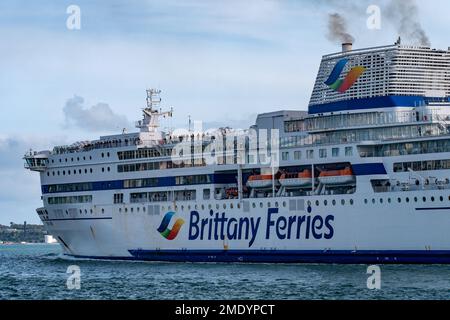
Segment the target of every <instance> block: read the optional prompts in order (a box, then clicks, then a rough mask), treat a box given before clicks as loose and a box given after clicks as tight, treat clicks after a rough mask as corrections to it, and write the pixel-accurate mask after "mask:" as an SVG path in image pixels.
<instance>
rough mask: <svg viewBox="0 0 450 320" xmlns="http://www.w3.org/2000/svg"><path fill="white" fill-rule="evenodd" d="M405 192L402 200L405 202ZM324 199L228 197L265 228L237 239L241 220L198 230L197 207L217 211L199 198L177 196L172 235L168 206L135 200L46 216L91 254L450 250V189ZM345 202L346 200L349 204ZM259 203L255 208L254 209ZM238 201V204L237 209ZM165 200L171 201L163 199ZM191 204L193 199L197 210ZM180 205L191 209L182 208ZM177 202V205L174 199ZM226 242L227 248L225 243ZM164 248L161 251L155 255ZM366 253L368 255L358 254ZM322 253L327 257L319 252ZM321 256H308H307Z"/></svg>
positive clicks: (70, 248)
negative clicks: (297, 203)
mask: <svg viewBox="0 0 450 320" xmlns="http://www.w3.org/2000/svg"><path fill="white" fill-rule="evenodd" d="M440 195H442V197H443V199H444V200H443V201H442V202H440V201H436V200H435V202H433V203H431V202H430V199H431V197H434V198H436V199H439V196H440ZM415 196H417V197H418V202H417V203H416V202H414V201H413V198H414V197H415ZM424 196H425V197H427V198H428V201H427V202H426V203H424V202H422V197H424ZM388 197H390V198H391V201H392V202H391V203H388V202H387V198H388ZM398 197H400V199H401V203H398V199H397V198H398ZM406 197H408V198H409V203H405V202H406ZM380 198H383V199H384V202H383V204H380V202H379V201H380V200H379V199H380ZM317 199H319V201H320V202H321V203H320V204H319V206H316V205H315V204H314V203H315V201H316V198H307V199H306V200H307V201H311V202H312V204H313V205H312V208H311V213H308V208H307V204H306V202H305V208H304V210H300V211H298V210H289V208H290V206H291V205H292V204H291V203H290V201H293V200H298V199H296V198H277V199H251V200H245V201H249V202H250V203H249V210H250V211H249V212H245V213H244V212H243V211H242V210H243V209H242V208H243V203H242V205H241V209H238V208H237V204H238V201H221V207H220V208H219V209H216V207H215V206H214V207H213V209H212V210H213V212H214V215H215V213H216V212H219V216H220V215H222V213H223V212H224V213H225V217H226V218H227V219H228V220H229V219H232V218H235V219H237V220H239V219H240V218H243V217H250V218H253V219H254V220H253V221H254V225H256V224H257V223H258V227H257V228H256V227H255V229H254V230H256V231H253V232H252V231H251V230H252V228H249V234H248V235H246V234H245V232H244V231H245V230H247V229H246V228H245V227H243V228H244V229H245V230H244V229H243V234H242V235H240V236H236V239H234V238H233V235H234V234H235V233H234V223H231V224H230V226H229V227H228V228H229V231H230V232H229V234H228V236H227V238H228V239H222V238H221V236H220V230H219V233H218V235H219V238H218V239H215V235H214V226H213V228H212V230H213V231H212V234H211V237H209V236H208V230H207V228H208V227H209V225H208V226H207V227H205V230H204V235H203V239H201V236H200V234H198V235H196V232H197V231H199V229H197V228H200V225H201V224H200V222H198V223H196V218H197V214H195V213H194V214H193V213H192V212H194V211H197V212H198V217H199V218H200V219H203V218H211V216H210V214H209V211H210V210H208V209H206V210H201V209H200V210H195V208H194V206H193V204H192V203H177V206H178V211H177V213H176V215H175V216H174V218H173V219H172V221H171V222H170V224H169V226H168V227H169V228H171V227H172V225H173V223H174V220H176V219H178V218H181V219H183V220H184V224H183V225H182V227H181V229H180V232H179V234H178V235H177V236H176V237H175V239H173V240H168V239H166V238H164V237H163V236H162V235H161V234H160V233H159V232H158V231H157V229H158V227H159V226H160V224H161V221H162V219H163V217H164V215H165V213H166V212H167V211H168V210H167V209H168V208H167V206H165V208H166V210H164V211H163V210H161V214H159V215H149V214H148V213H144V212H142V209H141V210H140V212H139V213H138V212H136V208H137V205H134V206H133V205H130V206H129V207H134V212H133V213H131V212H130V210H128V213H119V211H118V209H119V206H104V207H102V208H105V209H106V210H105V213H103V214H101V213H99V212H96V213H94V214H92V215H89V214H88V216H85V215H84V214H80V215H77V216H74V217H70V218H65V219H64V220H55V219H50V220H51V221H48V222H47V221H45V220H44V221H45V223H46V225H47V228H48V229H49V231H50V232H51V233H52V234H53V235H54V236H55V237H56V238H57V239H58V241H59V242H60V243H62V241H64V244H62V248H63V249H64V252H65V253H66V254H69V255H72V256H80V257H92V258H118V259H148V260H174V261H178V260H180V261H190V260H192V261H221V259H223V256H220V255H217V252H222V253H224V254H225V253H226V252H228V254H227V257H228V258H227V259H226V261H228V260H233V259H237V258H239V257H241V260H242V262H246V261H260V260H264V252H265V250H268V251H267V255H266V257H267V260H268V261H272V260H274V259H275V258H274V257H273V254H274V252H277V253H278V254H280V253H282V252H283V251H284V252H286V253H287V254H288V256H289V255H290V256H291V258H292V259H291V260H289V261H287V262H296V261H299V262H301V261H303V260H302V259H301V253H299V252H305V253H307V252H315V253H316V254H317V253H320V252H322V253H323V254H318V256H319V257H321V258H322V259H324V260H323V261H324V262H332V261H333V259H336V255H334V254H333V253H346V255H349V256H350V257H351V256H352V255H354V257H353V258H354V259H356V260H352V259H350V261H349V262H369V261H371V260H370V259H383V260H382V261H379V262H383V263H396V262H404V261H400V260H399V259H402V257H401V255H402V254H405V253H406V254H407V253H408V252H420V253H421V254H423V255H431V254H433V252H442V251H448V253H449V254H450V233H449V230H450V214H448V212H449V210H450V208H449V207H450V203H449V198H448V194H447V193H444V192H438V191H433V192H424V191H421V192H411V193H404V192H401V193H397V194H389V195H382V194H381V195H379V196H378V197H376V199H375V201H376V205H374V204H372V203H371V202H369V203H368V204H365V203H364V202H363V201H362V199H363V197H357V196H356V195H353V196H336V197H329V198H328V200H327V202H328V205H327V206H324V204H323V203H322V202H323V200H324V198H323V197H320V198H317ZM332 200H336V205H335V206H333V205H332ZM351 200H353V201H354V203H353V205H351V204H350V201H351ZM342 201H345V204H344V205H342ZM253 202H255V204H256V205H255V206H256V208H253V206H252V203H253ZM275 202H277V204H278V207H279V208H278V210H279V212H278V213H272V214H271V215H270V216H269V207H270V208H272V209H274V208H275ZM260 203H262V208H261V207H260ZM283 203H284V206H283ZM202 204H203V205H205V206H207V205H208V203H201V202H199V203H197V208H201V206H202ZM222 204H226V207H227V208H226V209H223V207H222ZM231 204H233V209H231V208H230V205H231ZM140 206H141V207H143V206H142V205H140ZM162 206H164V205H162V204H161V207H162ZM188 206H191V209H190V210H189V209H188ZM121 207H122V208H123V207H124V206H121ZM181 207H183V208H184V209H183V210H180V209H181ZM171 209H172V210H173V206H172V208H171ZM122 212H123V211H122ZM147 212H148V210H147ZM293 217H297V218H298V217H300V218H301V219H302V220H304V221H303V222H302V223H301V224H300V229H299V230H300V233H299V234H297V230H298V228H299V227H298V221H296V222H293V223H292V224H291V227H290V228H289V227H288V226H285V225H284V222H283V221H287V223H288V225H289V223H290V222H289V221H291V220H290V219H293ZM308 217H310V218H308ZM316 217H318V218H316ZM280 218H281V220H280ZM308 219H311V220H310V222H309V223H311V221H313V220H314V221H315V222H314V223H315V225H316V227H315V229H314V231H313V227H312V226H311V225H309V226H308ZM257 221H259V222H257ZM49 223H50V224H49ZM289 230H290V231H289ZM225 232H227V231H225ZM380 234H382V235H383V236H380ZM297 235H299V237H298V238H297ZM190 236H191V239H190ZM225 245H227V249H228V250H225V248H226V246H225ZM199 251H204V252H214V253H215V255H211V256H209V257H208V256H206V257H203V258H202V257H199V256H198V252H199ZM252 251H253V252H255V253H257V256H256V258H254V259H252V258H251V252H252ZM158 252H159V254H156V253H158ZM174 252H175V253H176V252H184V253H183V254H184V255H183V256H182V257H178V258H177V257H176V256H174ZM233 252H237V256H236V257H233V258H232V259H231V258H229V255H230V253H233ZM242 252H244V253H242ZM368 252H371V253H372V254H373V253H376V254H375V256H373V257H371V258H370V259H369V260H367V259H368V258H367V257H365V255H366V254H367V253H368ZM388 252H396V254H397V255H398V256H391V255H386V254H385V253H388ZM164 253H168V254H167V255H165V254H164ZM191 253H192V254H191ZM359 253H360V254H362V255H363V256H364V257H359V255H358V254H359ZM196 254H197V255H196ZM188 256H189V257H188ZM420 259H422V258H420ZM420 259H419V258H417V257H416V261H412V262H421V261H422V260H420ZM316 260H317V261H322V260H320V259H319V258H316ZM328 260H329V261H328ZM237 261H239V260H237ZM314 261H315V260H314V259H311V258H309V261H307V262H314ZM275 262H283V261H282V260H281V261H275ZM341 262H345V261H341ZM375 262H376V261H375Z"/></svg>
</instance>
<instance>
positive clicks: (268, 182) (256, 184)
mask: <svg viewBox="0 0 450 320" xmlns="http://www.w3.org/2000/svg"><path fill="white" fill-rule="evenodd" d="M272 177H273V176H272V175H271V174H262V175H253V176H250V178H249V179H248V181H247V186H248V187H250V188H253V189H264V188H272V180H273V179H272ZM276 181H277V180H276V179H275V182H276Z"/></svg>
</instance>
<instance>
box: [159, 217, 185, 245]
mask: <svg viewBox="0 0 450 320" xmlns="http://www.w3.org/2000/svg"><path fill="white" fill-rule="evenodd" d="M174 214H175V212H172V211H170V212H167V213H166V214H165V216H164V218H163V219H162V221H161V224H160V225H159V228H158V232H159V233H161V235H162V236H163V237H164V238H166V239H167V240H173V239H175V238H176V236H177V235H178V232H179V231H180V228H181V226H182V225H183V224H184V220H183V219H181V218H178V219H177V220H176V221H175V223H174V224H173V227H172V229H169V223H170V220H172V217H173V215H174Z"/></svg>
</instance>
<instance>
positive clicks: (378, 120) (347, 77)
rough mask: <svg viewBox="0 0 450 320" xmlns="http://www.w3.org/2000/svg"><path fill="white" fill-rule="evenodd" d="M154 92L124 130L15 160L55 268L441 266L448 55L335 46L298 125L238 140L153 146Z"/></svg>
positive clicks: (163, 135) (446, 219)
mask: <svg viewBox="0 0 450 320" xmlns="http://www.w3.org/2000/svg"><path fill="white" fill-rule="evenodd" d="M159 94H160V91H158V90H154V89H149V90H147V106H146V107H145V108H144V109H143V119H142V120H141V121H138V122H137V123H136V126H137V128H139V129H140V130H139V132H136V133H126V132H123V133H122V134H117V135H110V136H103V137H100V138H99V139H98V140H94V141H84V142H78V143H75V144H73V145H70V146H61V147H55V148H54V149H53V150H51V151H41V152H32V151H31V152H29V153H27V154H26V155H25V156H24V159H25V167H26V168H27V169H30V170H32V171H37V172H39V174H40V180H41V189H42V201H43V206H42V207H41V208H38V209H37V213H38V215H39V217H40V219H41V220H42V222H43V224H44V225H45V228H46V229H47V231H48V233H49V234H52V235H53V236H54V237H55V239H57V241H58V242H59V244H60V245H61V247H62V250H63V251H64V254H66V255H69V256H72V257H78V258H95V259H122V260H145V261H175V262H182V261H191V262H244V263H245V262H252V263H255V262H261V263H362V264H366V263H367V264H412V263H425V264H431V263H445V264H446V263H450V174H449V173H450V48H449V49H448V50H437V49H432V48H429V47H423V46H410V45H405V44H402V43H401V41H400V39H399V40H398V41H397V42H396V43H395V44H393V45H388V46H381V47H374V48H367V49H357V50H354V49H353V47H352V44H350V43H346V44H343V45H342V50H340V51H339V52H337V53H333V54H329V55H325V56H323V58H322V61H321V64H320V67H319V71H318V75H317V78H316V81H315V85H314V89H313V92H312V95H311V99H310V103H309V107H308V112H306V111H299V110H291V111H287V110H283V111H277V112H273V113H265V114H260V115H258V117H257V119H256V123H255V125H254V126H252V127H250V128H248V129H247V130H241V131H235V130H231V129H229V128H225V129H224V128H222V129H220V130H217V131H215V132H200V131H192V130H188V131H187V132H184V133H182V134H177V133H176V132H175V131H171V130H168V131H167V132H164V131H162V130H161V129H160V125H159V120H160V118H161V117H170V116H172V111H168V112H163V111H162V109H161V108H160V102H161V99H160V98H159V96H160V95H159ZM255 141H256V142H255Z"/></svg>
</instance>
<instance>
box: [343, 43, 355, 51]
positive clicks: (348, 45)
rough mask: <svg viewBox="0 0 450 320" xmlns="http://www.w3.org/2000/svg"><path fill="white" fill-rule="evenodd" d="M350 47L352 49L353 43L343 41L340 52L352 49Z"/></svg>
mask: <svg viewBox="0 0 450 320" xmlns="http://www.w3.org/2000/svg"><path fill="white" fill-rule="evenodd" d="M352 49H353V43H351V42H345V43H343V44H342V52H348V51H352Z"/></svg>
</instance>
